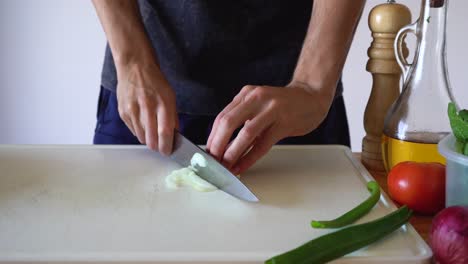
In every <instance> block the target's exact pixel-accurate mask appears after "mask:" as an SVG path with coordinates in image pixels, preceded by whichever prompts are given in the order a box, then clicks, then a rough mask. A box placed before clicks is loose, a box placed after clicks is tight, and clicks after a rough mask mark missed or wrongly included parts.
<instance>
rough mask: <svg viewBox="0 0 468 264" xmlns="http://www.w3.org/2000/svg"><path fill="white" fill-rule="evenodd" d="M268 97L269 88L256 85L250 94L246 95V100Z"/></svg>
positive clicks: (261, 99) (259, 99) (258, 99)
mask: <svg viewBox="0 0 468 264" xmlns="http://www.w3.org/2000/svg"><path fill="white" fill-rule="evenodd" d="M268 98H269V90H268V88H266V87H257V88H256V89H255V90H253V91H252V92H251V93H250V94H248V95H247V98H246V99H247V100H251V101H255V102H258V101H264V100H266V99H268Z"/></svg>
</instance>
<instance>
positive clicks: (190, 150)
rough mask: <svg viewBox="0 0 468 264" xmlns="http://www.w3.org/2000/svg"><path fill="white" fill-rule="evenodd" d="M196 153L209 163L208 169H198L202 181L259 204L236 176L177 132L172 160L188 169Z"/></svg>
mask: <svg viewBox="0 0 468 264" xmlns="http://www.w3.org/2000/svg"><path fill="white" fill-rule="evenodd" d="M195 153H199V154H200V155H202V156H203V158H205V160H206V163H207V164H206V165H207V166H206V167H201V166H197V167H196V169H197V174H198V175H199V176H200V177H201V178H202V179H204V180H206V181H208V182H209V183H211V184H213V185H214V186H216V187H217V188H219V189H220V190H222V191H224V192H226V193H228V194H230V195H232V196H234V197H237V198H239V199H242V200H245V201H249V202H258V198H257V197H256V196H255V195H254V194H253V193H252V192H251V191H250V190H249V189H248V188H247V186H245V185H244V184H243V183H242V182H241V181H240V180H239V179H238V178H237V177H236V176H235V175H234V174H232V173H231V172H230V171H229V170H228V169H226V167H224V166H223V165H222V164H221V163H219V162H218V161H217V160H216V159H214V158H213V157H212V156H211V155H210V154H208V153H206V152H205V151H204V150H203V149H201V148H200V147H199V146H197V145H195V144H194V143H192V142H191V141H190V140H189V139H187V138H186V137H184V136H183V135H182V134H180V132H179V131H177V130H176V131H175V133H174V148H173V152H172V154H171V155H170V158H171V159H172V160H174V161H175V162H177V163H178V164H179V165H181V166H182V167H187V166H188V165H190V161H191V159H192V157H193V155H194V154H195Z"/></svg>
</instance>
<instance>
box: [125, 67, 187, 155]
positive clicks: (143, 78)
mask: <svg viewBox="0 0 468 264" xmlns="http://www.w3.org/2000/svg"><path fill="white" fill-rule="evenodd" d="M118 72H119V74H118V85H117V101H118V106H119V109H118V110H119V114H120V117H121V118H122V120H123V121H124V122H125V124H126V125H127V126H128V128H129V129H130V130H131V131H132V133H133V134H134V135H135V136H136V137H137V138H138V140H139V141H140V142H141V143H142V144H146V145H147V146H148V147H149V148H150V149H152V150H159V152H161V153H162V154H164V155H169V154H170V153H171V152H172V145H173V138H174V129H175V128H177V127H178V118H177V111H176V103H175V95H174V92H173V90H172V88H171V87H170V85H169V83H168V82H167V80H166V79H165V78H164V76H163V75H162V73H161V71H160V69H159V67H158V66H157V65H149V66H148V65H145V66H142V65H138V64H132V65H129V66H122V67H119V69H118Z"/></svg>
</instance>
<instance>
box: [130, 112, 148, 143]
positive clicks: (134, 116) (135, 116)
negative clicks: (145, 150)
mask: <svg viewBox="0 0 468 264" xmlns="http://www.w3.org/2000/svg"><path fill="white" fill-rule="evenodd" d="M130 114H131V115H130V120H129V121H130V123H131V124H132V128H133V131H134V135H135V136H136V137H137V138H138V141H140V143H142V144H145V130H144V129H143V126H142V124H141V122H140V108H139V106H134V107H132V110H131V113H130Z"/></svg>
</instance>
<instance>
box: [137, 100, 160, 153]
mask: <svg viewBox="0 0 468 264" xmlns="http://www.w3.org/2000/svg"><path fill="white" fill-rule="evenodd" d="M141 118H142V123H143V124H144V126H145V140H146V145H147V146H148V147H149V148H150V149H151V150H154V151H156V150H158V121H157V116H156V110H155V109H154V108H143V110H142V115H141Z"/></svg>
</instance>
